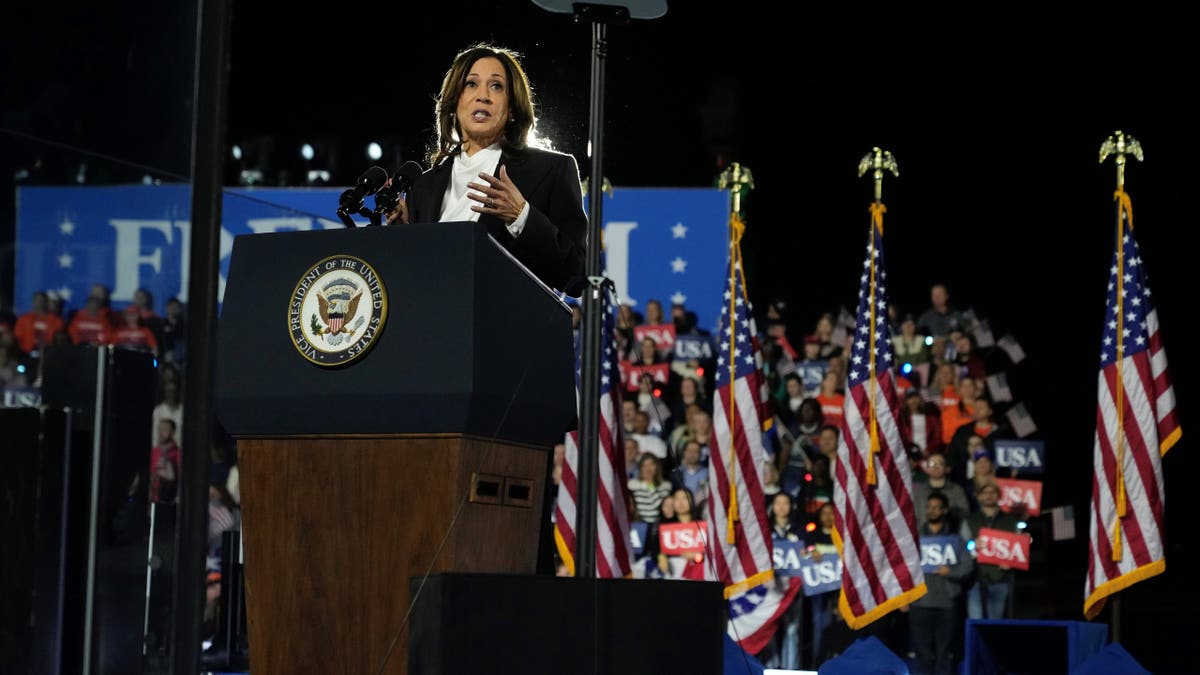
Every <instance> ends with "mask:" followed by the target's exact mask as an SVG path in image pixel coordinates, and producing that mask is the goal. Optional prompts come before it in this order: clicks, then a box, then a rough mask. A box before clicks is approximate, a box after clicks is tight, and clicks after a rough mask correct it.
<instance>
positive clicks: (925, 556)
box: [921, 534, 967, 574]
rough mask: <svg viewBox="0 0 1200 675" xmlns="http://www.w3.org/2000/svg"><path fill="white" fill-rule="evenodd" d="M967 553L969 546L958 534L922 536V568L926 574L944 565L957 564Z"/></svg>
mask: <svg viewBox="0 0 1200 675" xmlns="http://www.w3.org/2000/svg"><path fill="white" fill-rule="evenodd" d="M966 554H967V547H966V545H965V544H964V543H963V540H962V537H960V536H958V535H955V534H951V535H928V534H926V535H922V536H921V569H923V570H925V573H926V574H932V573H933V572H936V571H937V568H939V567H941V566H942V565H945V566H947V567H950V566H953V565H957V564H958V561H960V560H962V559H963V556H964V555H966Z"/></svg>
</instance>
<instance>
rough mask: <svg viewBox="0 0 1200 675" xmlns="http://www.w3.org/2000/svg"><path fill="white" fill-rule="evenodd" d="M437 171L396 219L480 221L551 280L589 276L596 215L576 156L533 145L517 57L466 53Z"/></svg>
mask: <svg viewBox="0 0 1200 675" xmlns="http://www.w3.org/2000/svg"><path fill="white" fill-rule="evenodd" d="M434 113H435V115H436V118H437V138H436V144H435V145H434V146H433V147H432V148H431V150H430V154H429V164H430V167H431V168H430V169H429V170H428V171H426V172H425V173H424V174H422V175H421V176H420V177H419V178H418V179H416V180H415V181H414V182H413V185H412V187H411V188H410V189H409V190H408V192H407V194H406V196H405V197H406V199H405V200H402V201H401V202H400V204H399V207H398V208H397V209H396V211H393V212H392V213H391V214H389V216H388V222H389V223H390V222H396V221H400V222H405V223H408V222H413V223H421V222H435V221H464V220H476V221H479V222H481V223H484V224H485V225H487V227H488V231H489V232H490V233H491V235H492V236H493V237H494V238H495V239H496V241H498V242H499V243H500V244H501V245H502V246H504V247H505V248H506V249H508V251H509V252H511V253H512V254H513V255H514V256H515V257H516V258H517V259H518V260H520V261H521V262H522V263H523V264H524V265H525V266H526V267H528V268H529V269H530V271H532V272H533V273H534V274H535V275H537V277H538V278H539V279H541V280H542V281H543V282H544V283H545V284H546V285H548V286H550V287H552V288H555V289H560V290H561V289H563V288H565V287H566V285H567V284H568V282H570V281H571V280H572V279H576V278H582V277H583V274H584V250H585V246H586V241H585V240H586V234H587V216H586V215H585V214H584V212H583V199H582V196H581V191H580V189H579V167H578V166H577V165H576V163H575V158H574V157H572V156H571V155H566V154H562V153H558V152H552V151H549V150H543V149H540V148H535V147H532V146H531V145H530V143H529V135H530V132H531V131H532V129H533V124H534V120H535V119H536V118H535V117H534V110H533V93H532V91H531V90H530V85H529V79H528V78H527V77H526V75H525V70H524V69H523V68H522V67H521V64H520V62H519V60H518V58H517V55H516V53H514V52H512V51H509V50H507V49H503V48H499V47H493V46H489V45H475V46H472V47H469V48H468V49H466V50H464V51H462V52H460V53H459V54H458V56H456V57H455V59H454V63H453V64H452V65H451V66H450V69H449V70H448V71H446V76H445V78H444V79H443V80H442V91H441V93H440V94H439V95H438V98H437V104H436V106H435V107H434Z"/></svg>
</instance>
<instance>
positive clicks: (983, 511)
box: [967, 483, 1017, 619]
mask: <svg viewBox="0 0 1200 675" xmlns="http://www.w3.org/2000/svg"><path fill="white" fill-rule="evenodd" d="M975 498H976V499H977V500H978V501H979V510H978V511H975V512H973V513H971V514H970V515H968V516H967V527H968V528H969V529H970V531H971V539H972V540H974V539H976V538H978V537H979V531H980V530H981V529H983V528H985V527H987V528H991V529H993V530H1004V531H1005V532H1016V531H1017V519H1016V518H1015V517H1013V516H1012V514H1008V513H1005V512H1003V511H1001V510H1000V487H999V486H998V485H996V484H995V483H984V484H983V485H981V486H979V489H978V490H977V491H976V492H975ZM1012 585H1013V571H1012V568H1010V567H1008V566H1007V565H992V564H989V563H983V562H981V563H979V567H978V569H977V570H976V572H975V583H974V584H972V585H971V586H970V587H969V588H968V589H967V618H969V619H1003V618H1004V614H1005V609H1007V606H1008V596H1009V595H1010V594H1011V593H1012Z"/></svg>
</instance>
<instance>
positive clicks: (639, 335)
mask: <svg viewBox="0 0 1200 675" xmlns="http://www.w3.org/2000/svg"><path fill="white" fill-rule="evenodd" d="M646 338H650V339H651V340H654V344H655V345H656V346H657V347H658V353H659V354H668V353H670V352H672V351H674V350H675V324H673V323H664V324H661V325H658V326H634V327H633V339H634V340H636V341H637V343H638V345H639V346H638V347H637V348H636V350H637V351H639V352H640V351H641V349H642V348H641V346H640V345H641V344H642V340H645V339H646Z"/></svg>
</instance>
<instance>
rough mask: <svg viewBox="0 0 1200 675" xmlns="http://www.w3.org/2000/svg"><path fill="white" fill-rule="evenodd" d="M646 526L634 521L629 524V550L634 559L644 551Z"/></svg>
mask: <svg viewBox="0 0 1200 675" xmlns="http://www.w3.org/2000/svg"><path fill="white" fill-rule="evenodd" d="M648 527H649V526H648V525H646V523H643V522H642V521H640V520H635V521H634V522H632V523H630V524H629V550H630V551H631V552H632V553H633V556H634V557H635V558H636V557H637V556H640V555H641V554H642V551H645V550H646V531H647V529H648Z"/></svg>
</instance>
